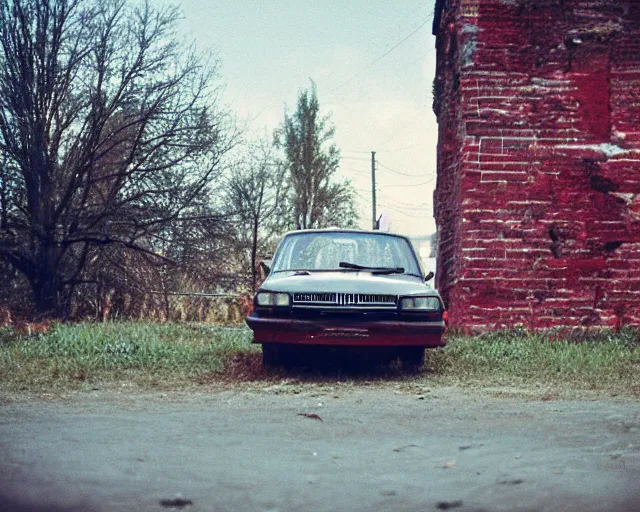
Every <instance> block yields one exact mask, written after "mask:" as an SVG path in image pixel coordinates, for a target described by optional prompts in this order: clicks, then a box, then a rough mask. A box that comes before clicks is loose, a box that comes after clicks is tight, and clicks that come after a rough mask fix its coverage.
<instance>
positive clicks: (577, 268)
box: [434, 0, 640, 331]
mask: <svg viewBox="0 0 640 512" xmlns="http://www.w3.org/2000/svg"><path fill="white" fill-rule="evenodd" d="M434 33H435V34H436V36H437V43H436V47H437V74H436V81H435V84H434V110H435V112H436V115H437V118H438V123H439V141H438V181H437V189H436V194H435V215H436V221H437V224H438V231H439V238H438V274H437V285H438V288H439V289H440V292H441V293H442V295H443V297H444V299H445V301H446V303H447V306H448V308H449V311H450V318H451V323H452V325H453V326H459V327H463V328H467V329H469V330H478V331H481V330H491V329H497V328H504V327H513V326H516V325H522V326H524V327H527V328H532V329H539V328H550V327H589V326H593V327H603V326H605V327H613V328H616V327H621V326H623V325H633V326H640V2H639V1H611V0H606V1H605V0H564V1H562V2H560V1H557V0H553V1H552V0H437V2H436V12H435V18H434Z"/></svg>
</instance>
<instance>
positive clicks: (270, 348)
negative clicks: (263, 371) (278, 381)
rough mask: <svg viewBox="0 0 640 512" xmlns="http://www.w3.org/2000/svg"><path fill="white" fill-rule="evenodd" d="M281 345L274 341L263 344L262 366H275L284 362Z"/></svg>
mask: <svg viewBox="0 0 640 512" xmlns="http://www.w3.org/2000/svg"><path fill="white" fill-rule="evenodd" d="M280 348H281V347H280V346H279V345H276V344H273V343H263V344H262V367H263V368H275V367H277V366H280V365H281V364H282V353H281V350H280Z"/></svg>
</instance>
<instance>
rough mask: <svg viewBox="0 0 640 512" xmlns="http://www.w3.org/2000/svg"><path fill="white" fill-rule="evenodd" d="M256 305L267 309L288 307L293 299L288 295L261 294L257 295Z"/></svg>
mask: <svg viewBox="0 0 640 512" xmlns="http://www.w3.org/2000/svg"><path fill="white" fill-rule="evenodd" d="M256 303H257V304H258V306H265V307H273V306H278V307H286V306H289V304H290V303H291V298H290V297H289V294H288V293H272V292H260V293H258V295H256Z"/></svg>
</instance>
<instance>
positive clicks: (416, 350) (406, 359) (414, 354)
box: [400, 347, 424, 372]
mask: <svg viewBox="0 0 640 512" xmlns="http://www.w3.org/2000/svg"><path fill="white" fill-rule="evenodd" d="M400 362H401V363H402V368H403V369H404V370H407V371H411V372H417V371H420V368H422V366H423V365H424V347H405V348H403V349H402V350H401V351H400Z"/></svg>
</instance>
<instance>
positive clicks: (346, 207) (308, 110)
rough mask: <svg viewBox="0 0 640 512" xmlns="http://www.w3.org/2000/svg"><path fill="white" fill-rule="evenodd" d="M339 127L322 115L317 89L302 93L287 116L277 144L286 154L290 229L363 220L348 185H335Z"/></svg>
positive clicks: (319, 226) (341, 224) (339, 224)
mask: <svg viewBox="0 0 640 512" xmlns="http://www.w3.org/2000/svg"><path fill="white" fill-rule="evenodd" d="M334 134H335V128H334V126H333V125H331V123H330V117H329V116H321V115H320V104H319V102H318V96H317V94H316V87H315V84H314V83H313V82H312V83H311V88H310V89H307V90H303V91H301V93H300V95H299V96H298V104H297V108H296V111H295V112H294V113H293V114H289V113H287V112H285V118H284V122H283V124H282V126H281V127H280V129H279V130H278V131H277V132H276V137H275V145H276V147H277V148H279V149H281V150H282V151H283V153H284V155H283V157H284V162H283V163H284V165H285V167H286V169H287V170H288V181H289V185H290V187H289V188H290V191H291V192H290V197H289V201H290V212H289V216H290V224H291V226H292V227H293V228H296V229H312V228H322V227H328V226H338V227H354V226H356V224H357V221H358V215H357V213H356V209H355V205H354V197H353V196H354V192H353V188H352V186H351V183H350V182H349V181H344V182H342V183H339V182H335V181H334V179H333V178H334V176H335V174H336V171H337V170H338V167H339V165H340V152H339V151H338V148H337V147H336V145H335V144H334V143H333V137H334Z"/></svg>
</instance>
